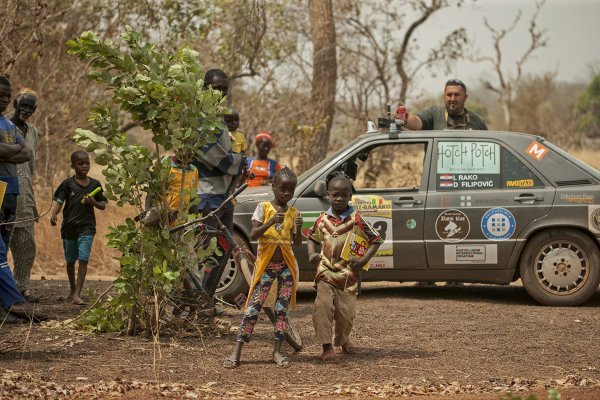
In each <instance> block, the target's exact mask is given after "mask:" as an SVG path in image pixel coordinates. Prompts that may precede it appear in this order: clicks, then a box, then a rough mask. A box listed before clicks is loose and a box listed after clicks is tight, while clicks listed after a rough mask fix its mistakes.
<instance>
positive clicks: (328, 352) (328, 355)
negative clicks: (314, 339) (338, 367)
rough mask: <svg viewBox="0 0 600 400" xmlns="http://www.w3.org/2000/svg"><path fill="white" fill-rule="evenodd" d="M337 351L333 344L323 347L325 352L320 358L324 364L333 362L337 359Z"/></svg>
mask: <svg viewBox="0 0 600 400" xmlns="http://www.w3.org/2000/svg"><path fill="white" fill-rule="evenodd" d="M335 355H336V354H335V350H334V349H333V346H332V345H331V343H329V344H324V345H323V352H322V353H321V355H320V356H319V359H320V360H321V361H323V362H327V361H333V360H334V359H335Z"/></svg>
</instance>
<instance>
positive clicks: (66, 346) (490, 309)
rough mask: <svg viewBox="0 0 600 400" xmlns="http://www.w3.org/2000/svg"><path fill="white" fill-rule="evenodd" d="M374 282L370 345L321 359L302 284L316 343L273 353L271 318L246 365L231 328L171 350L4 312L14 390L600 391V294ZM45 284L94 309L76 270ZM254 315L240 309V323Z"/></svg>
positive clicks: (305, 316)
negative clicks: (570, 304)
mask: <svg viewBox="0 0 600 400" xmlns="http://www.w3.org/2000/svg"><path fill="white" fill-rule="evenodd" d="M107 285H108V283H107V282H90V283H89V286H90V287H94V288H95V289H97V290H102V288H105V287H107ZM365 286H366V287H365V289H364V290H363V293H362V295H361V297H360V299H359V311H358V315H357V318H356V321H355V328H354V334H353V341H354V343H355V344H356V345H357V346H358V354H356V355H352V356H343V357H340V358H339V359H338V360H337V361H336V362H332V363H327V364H322V363H320V362H318V361H317V358H316V357H317V355H318V353H319V351H320V347H319V346H318V345H317V344H316V343H315V342H314V338H313V331H312V323H311V306H312V301H313V300H314V293H313V291H312V289H311V288H310V286H308V285H303V286H302V287H301V291H300V293H299V307H298V309H297V310H296V311H295V312H294V313H293V317H292V318H293V319H292V321H293V323H294V324H295V326H296V327H297V328H298V329H299V331H300V333H301V335H302V338H303V340H304V344H305V346H306V347H305V349H304V350H303V351H302V352H300V353H298V354H294V355H292V356H291V361H292V363H293V364H292V366H291V367H290V368H289V369H279V368H277V367H276V366H275V365H274V364H273V363H272V362H271V361H270V352H271V337H272V329H271V326H270V325H269V323H268V322H267V321H266V319H264V318H263V319H261V320H260V321H259V324H258V326H257V330H256V333H255V335H254V339H253V342H252V343H250V345H248V346H247V347H245V348H244V352H243V355H242V365H241V367H240V368H239V369H237V370H233V371H230V370H225V369H223V368H222V367H221V363H222V359H223V357H224V356H225V355H226V354H228V353H229V352H230V351H231V348H232V346H233V340H234V335H233V333H226V329H224V330H222V333H212V334H208V335H203V336H200V335H199V334H195V335H193V336H190V337H183V336H177V337H171V338H167V337H165V338H163V339H162V342H161V345H160V350H159V349H158V348H157V347H156V346H155V344H154V343H153V342H152V341H151V340H146V339H144V338H128V337H120V336H116V335H113V334H110V335H109V334H103V335H96V334H85V333H81V332H75V331H67V330H65V329H64V328H57V327H55V325H57V324H56V323H54V324H52V323H51V324H46V325H44V324H43V325H34V326H33V327H31V329H30V328H29V327H28V326H27V325H16V326H15V325H4V326H2V327H1V328H0V329H2V339H1V340H0V343H2V345H1V346H0V351H1V352H0V369H1V370H2V371H4V372H3V374H2V382H0V397H1V398H3V399H4V398H8V399H10V398H15V399H16V398H86V399H88V398H113V397H112V396H117V395H118V396H121V395H122V396H125V398H130V399H133V398H165V396H166V397H167V398H184V397H185V398H204V397H209V398H211V397H225V398H281V397H300V396H307V397H309V398H312V397H327V398H341V397H348V396H353V397H361V398H362V397H368V396H373V397H406V396H408V397H412V396H415V397H418V398H444V399H500V398H502V396H505V395H506V393H507V392H508V391H512V392H514V393H516V394H518V395H519V396H522V397H523V398H524V397H526V395H527V394H529V393H535V394H536V395H537V396H538V398H539V399H545V398H546V392H547V388H548V387H557V388H558V390H559V391H560V392H561V394H562V396H563V397H562V398H563V399H568V398H575V399H598V398H600V346H599V345H598V341H599V340H600V339H599V337H598V335H599V333H600V313H598V308H599V306H600V293H597V294H596V295H595V296H594V297H593V298H592V300H591V301H590V302H589V303H587V304H586V305H585V306H583V307H578V308H549V307H542V306H539V305H537V304H536V303H535V302H534V301H533V300H531V299H530V298H529V297H528V296H527V294H526V293H525V291H524V290H523V288H522V287H520V286H509V287H500V286H487V285H467V286H460V287H445V286H438V287H412V286H406V285H398V284H380V285H378V284H366V285H365ZM33 289H34V291H35V293H36V294H40V295H42V297H43V302H42V303H41V304H40V307H43V309H44V310H45V311H46V312H48V313H50V314H54V315H56V316H57V317H58V318H59V319H60V320H64V319H65V318H69V317H72V316H74V315H77V313H78V312H79V311H80V308H79V307H78V306H73V305H70V304H68V303H65V302H64V301H61V300H60V297H62V296H64V294H65V293H66V291H67V285H66V282H64V281H35V282H34V286H33ZM240 315H241V314H240V313H239V312H238V311H235V312H234V316H233V317H232V318H230V321H231V325H233V326H235V325H237V323H238V322H239V318H240ZM224 324H225V325H227V321H225V322H224ZM11 344H12V345H13V348H10V345H11ZM2 350H4V351H2ZM159 352H160V354H159ZM155 360H156V361H155ZM7 370H10V371H7ZM156 379H159V380H160V383H161V384H162V385H161V386H157V385H156V384H155V382H156ZM44 390H45V392H44ZM44 393H45V394H44ZM36 396H37V397H36ZM160 396H163V397H160ZM195 396H196V397H195ZM271 396H274V397H271ZM440 396H441V397H440Z"/></svg>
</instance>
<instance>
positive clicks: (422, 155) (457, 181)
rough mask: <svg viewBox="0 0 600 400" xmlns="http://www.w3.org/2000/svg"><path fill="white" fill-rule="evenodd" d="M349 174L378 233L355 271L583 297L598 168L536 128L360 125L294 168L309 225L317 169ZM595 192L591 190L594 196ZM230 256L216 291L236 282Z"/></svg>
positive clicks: (245, 206)
mask: <svg viewBox="0 0 600 400" xmlns="http://www.w3.org/2000/svg"><path fill="white" fill-rule="evenodd" d="M337 170H342V171H344V172H345V173H346V174H347V175H349V176H350V177H351V178H352V179H353V181H354V186H355V189H356V193H355V195H354V196H353V200H352V202H353V206H354V208H355V209H357V210H359V211H360V212H361V213H362V215H363V216H365V217H366V219H367V220H368V221H369V222H370V223H371V224H372V225H373V226H374V227H375V228H376V229H377V230H378V231H379V232H380V234H381V236H382V238H383V239H384V241H385V243H384V244H383V245H381V247H380V248H379V250H378V252H377V254H376V256H375V257H373V259H372V260H371V261H370V267H369V270H368V272H366V273H364V274H363V280H366V281H420V282H436V281H446V282H472V283H493V284H502V285H506V284H509V283H511V282H513V281H516V280H517V279H519V278H520V279H521V280H522V283H523V285H524V287H525V289H526V290H527V292H528V293H529V294H530V295H531V296H532V297H533V298H534V299H535V300H537V301H538V302H540V303H542V304H545V305H555V306H574V305H579V304H582V303H584V302H585V301H586V300H588V299H589V298H590V297H591V296H592V295H593V294H594V293H595V292H596V290H597V288H598V285H599V283H600V251H599V243H598V241H599V238H600V172H599V171H597V170H596V169H594V168H592V167H590V166H589V165H586V164H585V163H583V162H582V161H580V160H578V159H576V158H575V157H573V156H572V155H569V154H568V153H567V152H565V151H563V150H561V149H560V148H559V147H557V146H556V145H553V144H552V143H550V142H548V141H547V140H545V139H544V138H542V137H539V136H532V135H528V134H522V133H513V132H493V131H481V132H478V131H457V130H453V131H420V132H400V133H397V132H392V133H368V134H364V135H362V136H359V137H357V138H356V139H355V140H353V141H352V142H350V143H348V144H347V145H346V146H344V147H343V148H341V149H339V150H338V151H336V152H335V153H334V154H331V155H330V156H328V157H327V158H326V159H324V160H323V161H321V162H320V163H318V164H317V165H315V166H313V167H312V168H310V169H309V170H308V171H306V172H304V173H303V174H302V175H301V176H299V177H298V185H297V188H296V192H295V197H294V199H293V200H292V201H291V202H290V205H292V206H294V207H296V208H298V209H299V210H300V211H301V212H302V216H303V218H304V227H303V229H305V230H306V229H308V228H309V227H310V226H311V225H312V223H313V222H314V221H315V219H316V218H317V217H318V216H319V214H320V213H321V212H322V211H324V210H326V209H327V208H328V207H329V203H328V200H327V196H326V184H325V182H326V178H327V177H328V175H330V174H331V173H332V172H334V171H337ZM597 196H598V197H597ZM271 198H272V190H271V187H270V186H264V187H259V188H252V189H247V190H246V191H245V192H244V193H243V194H242V195H241V196H239V198H238V204H237V205H236V209H235V232H234V233H235V238H236V240H237V241H238V243H240V244H241V245H243V246H247V247H250V248H253V249H255V248H256V243H254V242H251V241H250V240H249V236H250V235H249V232H250V228H251V220H250V218H251V215H252V213H253V211H254V209H255V208H256V205H257V203H258V202H260V201H267V200H270V199H271ZM295 254H296V257H297V259H298V264H299V266H300V279H301V280H308V281H310V280H312V279H313V277H314V272H315V270H314V269H315V267H314V266H313V265H311V264H309V262H308V259H307V251H306V246H301V247H297V248H295ZM245 289H246V287H245V281H244V279H243V277H242V276H241V274H240V273H239V272H238V271H237V269H236V268H235V267H234V266H233V265H232V266H230V267H229V268H228V269H227V270H226V271H225V273H224V275H223V279H222V281H221V286H220V288H219V293H220V294H221V295H223V296H227V295H233V294H235V293H239V292H240V291H243V290H245Z"/></svg>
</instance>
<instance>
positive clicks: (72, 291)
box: [67, 289, 75, 301]
mask: <svg viewBox="0 0 600 400" xmlns="http://www.w3.org/2000/svg"><path fill="white" fill-rule="evenodd" d="M73 297H75V289H71V291H70V292H69V295H68V296H67V301H73Z"/></svg>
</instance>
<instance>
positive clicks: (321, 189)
mask: <svg viewBox="0 0 600 400" xmlns="http://www.w3.org/2000/svg"><path fill="white" fill-rule="evenodd" d="M313 190H314V192H315V194H316V195H317V196H319V197H325V196H326V195H327V183H325V181H322V180H319V181H316V182H315V186H314V188H313Z"/></svg>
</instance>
